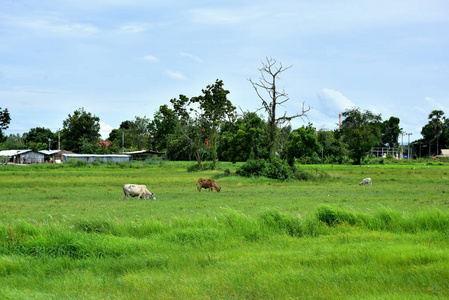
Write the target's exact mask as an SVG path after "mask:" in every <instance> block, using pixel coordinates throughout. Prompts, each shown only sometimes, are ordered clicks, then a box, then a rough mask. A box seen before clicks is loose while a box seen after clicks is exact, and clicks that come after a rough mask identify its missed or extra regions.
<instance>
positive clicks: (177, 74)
mask: <svg viewBox="0 0 449 300" xmlns="http://www.w3.org/2000/svg"><path fill="white" fill-rule="evenodd" d="M164 75H165V76H167V77H170V78H173V79H178V80H186V79H187V78H186V77H185V76H184V75H183V74H182V73H181V72H178V71H171V70H167V71H165V72H164Z"/></svg>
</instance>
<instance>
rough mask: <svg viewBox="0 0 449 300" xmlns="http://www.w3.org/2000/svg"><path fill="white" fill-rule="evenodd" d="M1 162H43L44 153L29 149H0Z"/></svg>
mask: <svg viewBox="0 0 449 300" xmlns="http://www.w3.org/2000/svg"><path fill="white" fill-rule="evenodd" d="M0 158H2V163H12V164H42V163H44V162H45V155H44V154H42V153H39V152H36V151H33V150H31V149H25V150H3V151H0Z"/></svg>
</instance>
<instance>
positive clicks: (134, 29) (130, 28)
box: [119, 24, 147, 34]
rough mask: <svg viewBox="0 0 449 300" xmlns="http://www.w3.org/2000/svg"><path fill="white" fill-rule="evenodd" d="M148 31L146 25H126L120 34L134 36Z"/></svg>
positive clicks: (121, 28)
mask: <svg viewBox="0 0 449 300" xmlns="http://www.w3.org/2000/svg"><path fill="white" fill-rule="evenodd" d="M146 30H147V28H146V26H145V25H141V24H129V25H124V26H122V27H120V28H119V33H124V34H133V33H140V32H144V31H146Z"/></svg>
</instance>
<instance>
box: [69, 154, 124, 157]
mask: <svg viewBox="0 0 449 300" xmlns="http://www.w3.org/2000/svg"><path fill="white" fill-rule="evenodd" d="M63 155H64V156H67V157H128V158H129V157H131V156H130V155H121V154H63Z"/></svg>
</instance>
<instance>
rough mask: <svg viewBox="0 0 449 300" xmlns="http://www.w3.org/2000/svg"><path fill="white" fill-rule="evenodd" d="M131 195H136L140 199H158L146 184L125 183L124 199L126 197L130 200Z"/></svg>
mask: <svg viewBox="0 0 449 300" xmlns="http://www.w3.org/2000/svg"><path fill="white" fill-rule="evenodd" d="M129 196H131V197H136V196H137V198H138V199H140V198H143V199H154V200H156V196H155V195H154V194H153V193H151V192H150V191H149V190H148V189H147V187H146V186H145V185H138V184H125V185H123V197H122V200H123V199H124V198H125V197H126V198H127V199H128V200H129Z"/></svg>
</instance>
